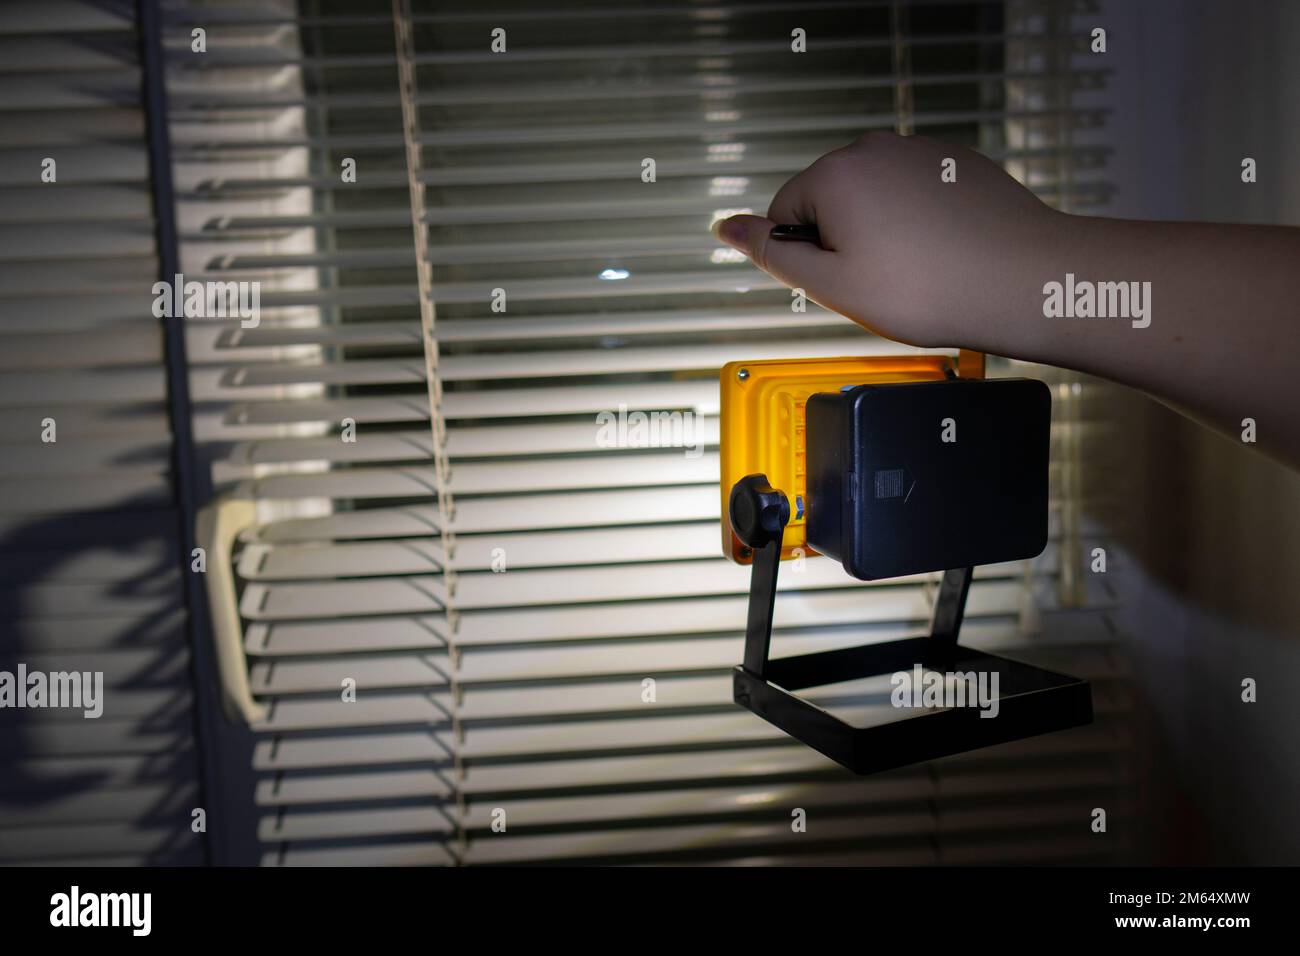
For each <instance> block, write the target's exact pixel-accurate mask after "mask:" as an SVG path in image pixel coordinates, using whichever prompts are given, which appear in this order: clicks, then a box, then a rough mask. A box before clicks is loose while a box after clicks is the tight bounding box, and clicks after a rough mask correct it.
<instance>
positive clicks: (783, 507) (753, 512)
mask: <svg viewBox="0 0 1300 956" xmlns="http://www.w3.org/2000/svg"><path fill="white" fill-rule="evenodd" d="M728 514H729V516H730V518H731V528H732V530H733V531H735V532H736V537H737V538H739V539H740V540H741V542H742V543H744V544H746V545H748V546H749V547H751V548H754V549H755V550H757V549H758V548H761V547H763V546H764V545H766V544H768V543H770V542H772V541H775V542H777V544H780V542H781V535H782V533H783V532H784V531H785V526H786V524H788V523H789V521H790V499H789V498H787V497H786V496H785V493H784V492H782V491H779V490H777V489H776V488H773V487H772V486H771V485H770V484H768V481H767V475H746V476H745V477H744V478H741V479H740V481H738V482H736V483H735V484H734V485H732V486H731V502H730V506H729V508H728Z"/></svg>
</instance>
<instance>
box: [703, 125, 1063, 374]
mask: <svg viewBox="0 0 1300 956" xmlns="http://www.w3.org/2000/svg"><path fill="white" fill-rule="evenodd" d="M948 158H951V159H953V160H954V161H955V167H954V171H955V173H956V180H955V181H954V182H944V181H943V179H942V178H941V173H942V171H943V163H944V160H945V159H948ZM1064 218H1066V217H1064V216H1063V215H1062V214H1060V213H1057V212H1055V211H1054V210H1052V209H1051V208H1050V207H1048V206H1046V205H1044V204H1043V203H1042V202H1041V201H1040V200H1039V199H1038V198H1037V197H1036V196H1034V195H1033V193H1031V192H1029V190H1027V189H1025V188H1024V187H1023V186H1021V185H1020V184H1019V183H1017V182H1016V181H1015V180H1014V179H1013V178H1012V177H1011V176H1009V175H1008V174H1007V173H1006V172H1004V171H1003V170H1002V168H1001V167H1000V166H998V165H997V164H995V163H993V162H992V161H990V160H989V159H986V158H985V157H983V156H981V155H979V154H978V153H975V152H972V151H970V150H967V149H963V148H961V147H959V146H955V145H951V144H947V143H941V142H939V141H937V140H932V139H927V138H925V137H920V136H898V135H896V134H894V133H887V132H872V133H867V134H865V135H863V136H861V137H859V138H858V139H857V140H856V141H855V142H854V143H853V144H852V145H850V146H846V147H844V148H842V149H837V150H835V151H833V152H830V153H827V154H826V155H825V156H823V157H822V158H821V159H819V160H817V162H815V163H813V164H812V165H811V166H809V167H808V168H807V169H806V170H804V171H803V172H801V173H799V174H798V175H797V176H795V177H794V178H793V179H791V180H790V181H789V182H787V183H786V184H785V185H784V186H782V187H781V189H780V190H779V191H778V192H777V194H776V197H775V198H774V199H773V200H772V204H771V206H770V207H769V209H768V213H767V217H766V218H764V217H762V216H748V215H740V216H732V217H731V218H729V219H726V220H723V221H721V222H719V223H717V224H716V225H715V227H714V230H715V234H716V235H717V236H718V238H719V239H721V240H722V241H724V242H726V243H728V244H729V245H731V246H734V247H735V248H737V249H739V250H740V251H742V252H744V253H745V254H746V255H748V256H749V257H750V259H751V260H752V261H753V262H754V264H755V265H757V266H758V267H759V268H760V269H763V270H764V271H765V272H768V273H769V274H771V275H772V276H774V277H775V278H777V279H779V280H781V281H782V282H784V283H786V284H787V285H789V286H791V287H792V288H802V289H803V290H804V291H805V292H806V293H807V295H808V297H809V298H811V299H813V300H814V301H815V302H818V303H820V304H821V305H824V306H825V307H826V308H828V309H832V310H834V311H836V312H839V313H840V314H842V315H845V316H848V317H849V318H851V319H853V320H854V321H856V322H858V323H860V324H862V325H864V326H866V327H867V328H868V329H870V330H872V331H873V332H876V333H878V334H880V335H883V336H886V337H887V338H891V339H895V340H897V341H900V342H905V343H908V344H912V345H920V346H930V347H933V346H953V345H962V346H970V347H974V348H980V347H985V346H986V345H987V344H989V343H991V342H993V341H996V340H998V339H1001V338H1002V334H1001V332H1002V331H1005V330H999V329H997V328H995V327H997V326H1002V325H1005V324H1006V323H1007V322H1008V320H1009V319H1011V317H1012V316H1011V315H1009V314H1008V312H1009V310H1008V301H1009V297H1010V298H1011V299H1012V300H1013V303H1014V301H1015V300H1017V298H1018V297H1024V298H1025V302H1024V303H1023V304H1024V306H1025V308H1026V309H1030V310H1031V311H1032V312H1035V313H1036V312H1038V310H1039V308H1040V305H1041V297H1040V295H1039V289H1040V288H1041V285H1042V280H1041V279H1039V278H1036V276H1037V274H1038V271H1040V269H1039V263H1040V258H1041V257H1040V253H1041V251H1042V250H1044V249H1046V248H1050V247H1051V246H1052V245H1053V244H1054V243H1056V242H1057V241H1058V240H1059V238H1060V229H1059V225H1060V221H1061V220H1062V219H1064ZM776 223H809V224H815V225H816V226H817V227H818V229H819V231H820V233H821V242H822V248H817V247H816V246H814V245H811V244H809V243H804V242H784V241H780V240H769V238H768V232H769V231H770V230H771V228H772V226H773V225H775V224H776ZM1031 273H1032V275H1031ZM1022 278H1023V280H1024V281H1022ZM1011 311H1012V312H1013V313H1018V312H1019V311H1020V310H1019V309H1015V308H1013V309H1012V310H1011ZM1025 314H1029V313H1028V312H1026V313H1025Z"/></svg>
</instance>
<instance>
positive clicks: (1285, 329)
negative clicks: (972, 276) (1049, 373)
mask: <svg viewBox="0 0 1300 956" xmlns="http://www.w3.org/2000/svg"><path fill="white" fill-rule="evenodd" d="M1034 245H1035V247H1034V248H1032V249H1027V250H1026V261H1027V262H1028V263H1031V265H1028V266H1027V267H1023V268H1017V269H1016V270H1015V273H1014V274H1015V275H1017V276H1018V277H1019V281H1018V282H1017V285H1019V286H1020V288H1017V289H1011V288H1008V287H1007V286H1005V285H1004V286H1003V287H1002V288H1003V289H1004V291H1005V293H1006V296H1005V301H1004V302H997V301H996V300H994V308H997V307H1004V308H1006V309H1007V313H1004V315H1003V318H1002V319H1001V320H1000V321H995V320H993V317H992V316H989V317H988V318H987V320H986V318H985V316H983V315H979V316H973V318H975V319H976V321H974V322H972V323H971V325H970V327H969V328H968V329H967V330H960V329H958V330H954V331H955V333H956V334H957V335H958V342H959V343H960V344H963V345H968V346H970V347H975V348H981V349H983V350H985V351H989V352H993V353H995V354H1001V355H1009V356H1013V357H1016V358H1023V359H1027V360H1031V361H1038V362H1044V363H1048V364H1052V365H1060V366H1065V367H1067V368H1074V369H1077V370H1079V371H1083V372H1087V373H1089V374H1094V375H1098V376H1102V377H1105V378H1109V379H1112V380H1115V381H1119V382H1123V383H1125V384H1128V385H1132V386H1134V387H1136V388H1141V389H1144V390H1146V391H1148V392H1150V393H1151V394H1153V395H1155V396H1156V397H1158V398H1160V399H1163V400H1165V401H1167V402H1169V403H1171V404H1173V405H1176V406H1177V407H1179V408H1181V409H1183V410H1185V411H1186V412H1188V413H1190V414H1192V415H1193V416H1195V417H1197V418H1199V419H1201V420H1203V421H1205V422H1206V423H1207V424H1211V425H1213V426H1215V427H1217V428H1220V429H1221V430H1223V431H1225V432H1227V433H1229V434H1232V435H1235V436H1238V437H1239V436H1240V434H1241V431H1242V420H1243V419H1246V418H1251V419H1254V420H1255V422H1256V429H1257V437H1258V443H1259V447H1260V448H1262V449H1263V450H1265V451H1267V452H1269V453H1270V454H1272V455H1274V456H1276V457H1278V458H1281V459H1283V460H1285V461H1287V462H1289V463H1290V464H1292V465H1300V414H1297V408H1300V385H1298V384H1297V378H1296V369H1295V368H1294V366H1295V359H1294V356H1295V353H1296V343H1297V340H1298V339H1300V336H1298V335H1297V332H1298V331H1300V328H1298V326H1300V315H1298V314H1297V308H1296V304H1295V300H1294V295H1295V289H1296V286H1297V283H1298V281H1300V230H1295V229H1287V228H1281V227H1269V226H1232V225H1219V224H1208V223H1162V222H1141V221H1129V220H1119V219H1100V218H1090V217H1083V216H1066V215H1064V214H1059V215H1058V217H1057V220H1056V222H1055V223H1054V226H1053V227H1052V228H1050V229H1048V228H1044V230H1043V233H1042V235H1041V237H1040V239H1039V241H1037V242H1036V243H1035V244H1034ZM1067 274H1068V275H1072V276H1073V280H1072V283H1071V284H1072V286H1073V288H1074V289H1075V290H1076V292H1077V294H1078V295H1079V296H1084V297H1086V293H1087V291H1089V290H1088V289H1087V287H1086V285H1085V284H1086V283H1092V284H1093V291H1095V289H1096V287H1097V285H1098V284H1100V283H1114V282H1124V283H1129V284H1130V291H1133V292H1136V293H1137V294H1138V295H1139V296H1142V297H1143V298H1142V300H1141V301H1140V306H1141V309H1142V310H1143V311H1145V313H1146V315H1145V317H1143V318H1140V319H1139V318H1133V317H1132V313H1133V312H1134V311H1135V310H1134V306H1135V305H1137V304H1139V303H1135V302H1129V312H1130V314H1129V315H1121V316H1107V317H1102V316H1099V315H1097V314H1096V313H1097V312H1099V311H1105V307H1104V304H1102V303H1100V302H1097V301H1096V300H1094V304H1093V307H1092V309H1091V311H1092V312H1093V313H1094V315H1092V316H1091V317H1086V316H1085V317H1081V316H1079V315H1077V314H1072V315H1068V316H1059V315H1058V316H1052V317H1049V316H1047V315H1044V302H1045V301H1046V299H1047V298H1048V296H1047V294H1045V293H1044V291H1043V288H1044V285H1045V284H1046V283H1048V282H1057V283H1060V284H1061V285H1062V286H1063V287H1067ZM1039 277H1041V278H1039ZM1031 280H1032V281H1031ZM1132 283H1138V285H1137V286H1133V285H1132ZM1145 283H1149V285H1145ZM1067 288H1068V287H1067ZM982 304H984V305H986V304H987V303H982ZM1084 306H1085V307H1084V308H1083V309H1081V310H1074V309H1070V310H1069V311H1070V312H1071V313H1075V312H1076V311H1084V312H1087V311H1089V309H1088V308H1087V304H1086V303H1084ZM979 311H980V312H981V313H982V312H984V309H983V308H982V309H980V310H979ZM1148 321H1149V325H1145V327H1135V326H1143V325H1144V324H1145V323H1146V322H1148ZM963 331H965V332H966V333H967V334H963ZM963 339H968V341H963Z"/></svg>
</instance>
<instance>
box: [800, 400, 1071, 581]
mask: <svg viewBox="0 0 1300 956" xmlns="http://www.w3.org/2000/svg"><path fill="white" fill-rule="evenodd" d="M1051 415H1052V396H1051V392H1050V391H1049V390H1048V388H1047V386H1046V385H1044V384H1043V383H1042V382H1039V381H1036V380H1034V379H1022V378H1017V379H986V380H968V379H949V380H947V381H941V382H907V383H896V384H887V385H859V386H856V387H853V388H848V389H845V390H844V391H841V392H837V393H836V392H832V393H822V394H817V395H813V396H812V397H811V398H810V399H809V400H808V405H807V455H808V457H807V490H808V498H807V501H806V502H805V503H804V505H805V508H806V511H807V515H808V518H807V521H808V544H809V545H810V546H811V547H812V548H814V549H815V550H817V551H819V552H821V553H822V554H825V555H828V556H830V557H832V558H835V559H836V560H838V561H839V562H840V563H841V564H842V565H843V566H844V570H845V571H847V572H848V573H849V574H851V575H852V576H853V577H855V578H860V579H862V580H866V581H870V580H875V579H878V578H892V577H898V576H900V575H905V574H918V573H922V572H927V571H944V570H948V569H950V568H967V567H971V566H974V565H979V564H996V563H998V562H1001V561H1016V560H1021V559H1024V558H1032V557H1034V556H1036V555H1038V554H1040V553H1041V552H1042V550H1043V549H1044V548H1045V547H1046V546H1047V513H1048V509H1047V477H1048V475H1047V471H1048V445H1049V441H1050V434H1051Z"/></svg>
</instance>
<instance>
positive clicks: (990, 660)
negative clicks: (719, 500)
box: [731, 475, 1092, 774]
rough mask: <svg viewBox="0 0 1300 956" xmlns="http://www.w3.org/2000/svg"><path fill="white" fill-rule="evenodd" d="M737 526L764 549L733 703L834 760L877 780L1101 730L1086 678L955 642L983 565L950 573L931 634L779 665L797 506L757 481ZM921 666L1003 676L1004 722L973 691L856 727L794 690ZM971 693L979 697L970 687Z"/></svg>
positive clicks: (750, 484) (757, 555) (738, 496)
mask: <svg viewBox="0 0 1300 956" xmlns="http://www.w3.org/2000/svg"><path fill="white" fill-rule="evenodd" d="M731 521H732V526H733V528H735V529H736V533H737V535H738V536H739V537H740V539H741V540H742V541H743V542H744V543H745V544H746V545H748V546H750V547H751V548H753V549H754V567H753V571H752V573H751V576H750V585H749V621H748V625H747V627H746V631H745V657H744V663H743V664H741V665H740V666H738V667H735V668H733V670H732V685H733V695H734V699H735V701H736V703H737V704H740V705H741V706H742V707H745V708H747V709H749V710H751V711H753V712H754V713H755V714H757V715H758V716H760V717H762V718H763V719H764V720H766V721H768V722H769V723H771V724H774V725H775V726H777V727H779V728H781V729H782V730H784V731H785V732H786V733H787V734H789V735H790V736H791V737H794V738H796V739H797V740H801V741H803V742H804V743H805V744H807V745H808V746H810V747H812V748H813V749H814V750H817V751H820V752H821V753H823V754H825V755H826V756H827V757H830V758H831V759H832V760H834V761H835V762H836V763H839V764H841V765H843V766H844V767H847V768H848V769H849V770H852V771H853V772H854V773H860V774H866V773H877V772H879V771H881V770H889V769H891V768H893V767H901V766H904V765H906V764H911V763H918V762H920V761H923V760H932V759H934V758H936V757H944V756H947V755H949V754H955V753H963V752H965V751H967V750H975V749H977V748H979V747H988V746H991V745H993V744H1000V743H1006V742H1008V741H1011V740H1019V739H1021V738H1024V737H1033V736H1036V735H1038V734H1045V733H1050V732H1051V731H1054V730H1064V729H1066V728H1068V727H1078V726H1082V725H1084V724H1090V723H1092V691H1091V688H1090V687H1089V685H1088V682H1087V681H1083V680H1079V679H1078V678H1075V677H1070V676H1068V675H1066V674H1058V673H1056V672H1054V671H1049V670H1043V669H1041V668H1038V667H1032V666H1030V665H1029V664H1023V663H1021V662H1019V661H1013V660H1010V659H1008V658H1005V657H998V656H997V655H995V654H988V653H985V652H983V651H977V650H973V649H971V648H968V647H962V646H961V645H959V644H958V643H957V636H958V633H959V632H960V630H961V623H962V617H963V616H964V614H965V610H966V595H967V593H968V592H969V591H970V582H971V577H972V574H973V571H974V569H973V568H955V569H952V570H949V571H945V572H944V575H943V582H942V584H941V585H940V587H939V596H938V598H937V599H936V601H935V607H934V619H933V621H932V623H931V626H930V636H929V637H914V638H908V639H905V640H900V641H890V642H888V643H883V644H867V645H863V646H861V647H848V648H843V649H841V650H836V651H822V652H820V653H817V654H802V655H799V656H796V657H785V658H781V659H779V660H769V659H768V649H769V647H770V644H771V639H772V611H773V606H774V604H775V601H776V580H777V572H778V570H779V568H780V560H781V535H782V532H783V531H784V529H785V525H786V523H787V522H788V521H789V504H788V502H787V501H786V500H785V496H784V495H783V494H782V493H781V492H779V491H776V490H775V489H773V488H772V487H771V486H770V485H768V484H767V479H766V478H765V477H763V476H762V475H750V476H747V477H746V478H742V479H741V480H740V481H739V482H737V483H736V486H735V488H733V489H732V495H731ZM918 665H919V666H920V668H921V669H922V672H924V673H933V672H938V673H940V674H943V675H949V674H952V675H959V676H958V677H957V678H956V679H957V680H961V677H960V675H969V674H972V673H973V674H974V675H977V681H978V675H984V687H985V689H986V691H987V690H989V689H991V688H992V682H993V675H996V676H997V709H996V715H994V710H993V708H992V707H987V708H986V707H983V706H974V705H973V704H974V703H975V702H974V701H972V700H971V697H973V696H974V695H973V693H967V695H966V700H965V704H964V705H963V706H949V707H928V708H916V709H912V710H908V711H906V713H909V714H911V716H906V717H902V718H901V719H896V720H889V721H885V722H883V723H880V724H876V725H873V726H868V727H855V726H853V725H852V724H849V723H846V722H845V721H843V720H840V719H839V718H838V717H836V716H834V715H833V714H831V713H830V712H828V711H827V710H825V709H823V708H822V707H819V706H817V705H816V704H813V703H811V702H809V701H807V700H805V699H803V698H802V697H799V696H798V695H797V694H795V693H794V692H795V691H799V690H807V689H809V688H814V687H825V686H829V685H833V684H838V683H843V682H845V681H854V680H860V679H862V678H866V677H876V676H882V675H892V674H897V673H900V672H907V673H914V669H915V668H916V667H917V666H918ZM967 690H968V691H973V690H974V688H973V687H971V686H970V685H967ZM900 712H904V711H902V709H901V708H900Z"/></svg>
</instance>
